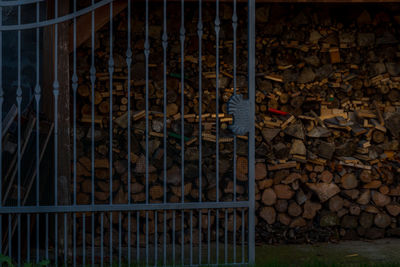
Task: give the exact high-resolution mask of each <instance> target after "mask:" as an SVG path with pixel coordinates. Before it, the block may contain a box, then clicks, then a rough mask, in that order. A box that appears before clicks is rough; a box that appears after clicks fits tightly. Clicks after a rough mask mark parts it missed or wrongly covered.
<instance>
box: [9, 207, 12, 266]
mask: <svg viewBox="0 0 400 267" xmlns="http://www.w3.org/2000/svg"><path fill="white" fill-rule="evenodd" d="M11 223H12V218H11V214H8V236H9V237H10V236H11ZM8 257H10V258H11V257H12V238H8Z"/></svg>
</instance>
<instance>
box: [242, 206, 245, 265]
mask: <svg viewBox="0 0 400 267" xmlns="http://www.w3.org/2000/svg"><path fill="white" fill-rule="evenodd" d="M244 259H245V254H244V209H242V263H243V264H244Z"/></svg>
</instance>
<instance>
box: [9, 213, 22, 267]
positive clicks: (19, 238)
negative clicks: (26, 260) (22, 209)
mask: <svg viewBox="0 0 400 267" xmlns="http://www.w3.org/2000/svg"><path fill="white" fill-rule="evenodd" d="M17 219H18V266H21V214H18V216H17ZM8 238H12V236H9V237H8Z"/></svg>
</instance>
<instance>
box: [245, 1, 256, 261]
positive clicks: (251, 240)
mask: <svg viewBox="0 0 400 267" xmlns="http://www.w3.org/2000/svg"><path fill="white" fill-rule="evenodd" d="M255 9H256V7H255V0H248V13H249V15H248V21H249V22H248V24H249V29H248V36H249V37H248V39H249V40H248V91H249V103H250V114H249V115H250V118H251V120H250V122H249V125H250V129H249V143H248V146H249V149H248V151H249V152H248V158H249V160H248V164H249V165H248V166H249V167H248V168H249V170H248V175H249V178H248V179H249V211H248V216H249V219H248V226H247V227H248V229H249V231H248V233H249V234H248V235H249V237H248V244H249V245H248V260H249V263H250V264H254V263H255V248H254V246H255V233H254V232H255V230H254V228H255V181H254V175H255V168H254V166H255V158H254V157H255V122H254V117H255V57H256V54H255V38H256V32H255V18H256V15H255Z"/></svg>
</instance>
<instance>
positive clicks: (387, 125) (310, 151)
mask: <svg viewBox="0 0 400 267" xmlns="http://www.w3.org/2000/svg"><path fill="white" fill-rule="evenodd" d="M173 5H174V4H171V5H170V8H173ZM208 5H209V4H206V5H205V7H204V13H203V21H204V37H203V54H202V63H203V69H202V71H203V73H202V102H201V104H202V136H201V141H202V166H201V167H202V178H201V179H202V187H201V188H199V184H200V183H199V178H198V174H199V164H198V162H199V141H200V138H199V120H200V117H199V105H200V101H199V89H198V88H199V84H198V75H199V74H198V73H199V72H198V63H199V62H198V50H197V49H198V46H197V42H198V39H197V8H194V6H190V5H188V6H187V7H186V8H187V11H188V13H189V14H191V16H192V17H193V18H194V19H193V21H189V20H188V21H187V22H186V25H185V27H186V41H185V58H184V60H185V73H184V76H185V77H184V85H183V86H184V99H185V100H184V101H185V102H184V106H183V111H184V121H185V125H184V133H183V134H181V111H182V110H181V107H182V104H183V103H181V87H182V84H181V69H180V66H181V63H180V60H181V58H180V42H179V23H178V22H177V21H174V19H176V18H168V31H169V36H168V37H169V48H168V50H167V69H168V73H167V103H164V101H163V97H164V95H163V92H164V91H163V61H162V58H163V49H162V45H161V34H162V25H161V24H159V23H156V22H160V21H162V16H161V14H162V12H152V13H150V14H151V15H150V21H151V22H152V23H150V28H149V34H150V37H149V40H150V47H151V50H150V57H149V66H148V67H149V84H148V92H149V93H148V95H147V99H148V110H149V113H148V120H149V143H148V145H149V151H148V155H149V158H148V160H149V167H148V171H149V196H148V200H149V202H150V203H159V202H162V201H163V200H164V187H163V184H164V177H165V176H164V174H165V173H164V172H166V177H167V188H165V192H166V194H167V195H166V199H167V201H168V202H180V201H181V198H182V195H181V182H182V177H181V149H182V147H181V140H182V138H183V139H184V144H185V146H184V151H185V155H184V156H185V167H184V168H185V169H184V182H185V184H184V199H185V201H186V202H196V201H198V200H199V194H200V191H201V193H202V199H203V201H216V200H217V199H216V196H217V189H218V190H219V192H218V195H219V199H218V200H219V201H232V200H233V199H234V188H236V199H237V200H247V199H248V194H247V192H248V171H247V164H248V161H247V136H237V142H238V146H237V153H236V155H234V153H233V135H232V133H231V132H230V130H229V129H228V126H229V124H231V123H232V122H233V120H234V118H232V117H231V116H229V115H228V114H227V102H228V100H229V98H230V97H231V96H232V94H233V93H234V88H233V87H234V77H233V35H232V26H231V18H232V7H231V6H230V5H225V4H221V11H220V12H221V14H220V19H221V33H220V45H219V47H220V62H219V63H220V73H219V74H220V76H219V92H220V95H219V96H218V99H219V125H217V124H216V116H217V114H216V113H217V112H216V98H217V96H216V88H215V87H216V71H215V68H216V58H215V54H216V53H215V40H216V39H215V32H214V19H215V14H214V13H213V12H211V11H210V10H212V7H213V5H210V6H208ZM191 7H193V8H191ZM141 8H143V7H142V6H138V8H137V9H135V12H133V20H134V21H135V22H137V23H134V24H132V25H133V28H132V29H133V30H132V39H133V40H134V41H133V43H132V44H133V45H132V49H133V55H134V56H133V63H132V81H131V86H132V87H131V95H130V96H128V93H127V66H126V61H125V60H126V56H125V51H126V49H127V45H126V36H127V25H126V24H127V21H126V13H124V12H123V13H121V15H119V16H118V17H116V18H115V19H114V25H116V26H115V31H114V39H115V40H121V42H120V41H118V42H117V41H115V42H114V47H113V57H114V61H115V72H114V74H113V90H112V94H113V103H112V104H111V105H110V102H109V101H110V90H109V89H110V88H109V73H108V57H109V39H108V37H109V35H108V32H109V29H108V27H107V26H105V28H104V29H101V30H100V31H99V32H97V34H96V40H97V41H96V54H95V55H96V70H97V72H96V87H95V97H94V99H92V97H91V92H92V91H91V90H92V89H91V86H90V77H89V69H90V60H86V61H85V60H84V59H85V55H90V49H91V43H90V41H89V42H87V43H85V44H84V45H83V46H82V47H81V48H80V49H79V55H81V57H79V59H80V60H79V63H78V65H79V68H78V70H79V71H80V72H81V73H80V74H81V75H80V77H82V79H81V80H80V86H79V88H78V103H79V107H78V114H79V115H78V118H77V120H78V123H79V129H78V135H77V139H78V143H79V144H80V145H79V151H78V152H79V153H78V155H79V157H78V163H77V165H78V172H77V176H78V188H77V193H78V203H81V204H85V203H90V202H91V194H92V191H91V160H90V153H91V140H92V132H91V128H90V126H91V124H90V123H91V119H92V118H91V111H92V110H91V108H92V103H94V107H95V114H96V115H95V137H94V138H95V159H96V161H95V164H94V165H95V179H94V183H95V193H94V196H95V203H109V202H110V199H112V202H113V203H127V202H128V198H130V199H131V201H132V202H135V203H145V201H146V194H145V187H146V185H145V172H146V168H145V166H146V165H145V163H146V156H145V155H146V151H145V147H146V142H145V130H146V113H145V107H146V80H145V63H144V62H145V57H144V54H143V49H144V40H143V37H144V35H143V32H142V29H143V28H142V27H143V24H144V17H143V14H144V12H140V10H141ZM154 8H155V9H156V10H159V11H161V10H162V6H161V5H155V6H154ZM341 8H342V9H345V10H347V9H348V10H349V11H350V7H341ZM382 8H383V7H382ZM384 8H386V7H384ZM142 11H143V10H142ZM238 11H239V14H238V16H239V18H245V17H246V16H247V14H246V10H245V9H238ZM339 13H341V14H344V13H345V12H344V13H343V12H338V13H334V12H330V11H329V9H328V8H321V9H316V8H304V9H303V8H301V7H300V6H299V7H297V6H296V7H293V8H292V9H288V8H287V6H286V5H282V6H281V5H273V6H269V5H258V6H257V38H256V48H257V50H256V51H257V59H256V61H257V66H256V71H257V74H256V82H257V88H256V89H257V91H256V99H255V100H256V118H255V122H256V165H255V170H256V171H255V179H256V196H255V197H256V216H257V229H258V231H257V232H258V236H257V237H258V239H259V240H260V241H261V242H281V240H286V241H288V242H291V241H296V242H308V241H313V240H314V241H325V240H329V239H338V238H352V239H353V238H358V237H367V238H379V237H383V236H390V235H398V234H400V231H399V228H398V222H397V220H398V215H399V214H400V204H399V203H398V197H399V196H400V186H398V182H397V176H398V170H399V163H398V150H399V141H398V138H399V133H400V128H399V126H398V125H399V121H400V113H398V112H397V110H398V107H399V106H400V94H399V88H400V64H398V63H396V62H397V61H398V57H399V56H400V52H399V49H400V48H399V46H398V39H399V36H398V32H397V30H396V27H395V25H398V23H399V22H400V20H399V15H398V14H397V13H396V11H395V10H391V9H390V8H389V9H388V10H386V11H385V12H383V11H381V10H380V9H379V8H378V9H375V10H362V9H360V11H354V10H353V9H351V12H349V14H348V15H346V16H344V17H338V16H337V14H339ZM191 16H190V15H188V16H187V17H191ZM237 36H238V39H237V55H238V57H237V60H238V61H237V62H238V63H237V66H236V67H237V68H236V69H237V77H236V81H237V87H236V90H237V93H239V94H243V95H245V96H246V95H247V92H248V89H247V76H246V73H247V52H246V49H247V35H246V20H245V19H243V20H239V24H238V35H237ZM89 57H90V56H89ZM128 101H131V102H130V103H131V107H132V111H131V112H129V111H128ZM164 105H166V108H167V114H166V115H167V120H166V121H167V124H166V125H164V123H163V119H164V118H163V108H164ZM111 106H112V111H113V120H112V122H113V128H112V133H113V144H112V150H113V161H112V165H111V166H110V165H109V159H108V155H109V149H110V144H109V143H108V137H109V119H110V118H109V111H110V108H111ZM128 120H130V121H131V126H132V135H131V137H130V138H131V142H132V147H131V155H130V159H131V162H128V150H127V144H128V136H127V126H128ZM164 127H166V129H167V137H166V139H167V143H166V147H167V170H164V169H163V166H164V165H163V160H164ZM217 127H218V129H219V144H217V143H216V142H217V138H216V129H217ZM217 145H218V146H219V155H218V158H219V174H218V178H219V179H218V186H217V183H216V176H217V175H216V165H215V164H216V158H217V156H216V146H217ZM234 157H236V163H237V168H236V180H237V183H236V186H235V185H234V179H233V167H232V166H233V161H234ZM129 165H130V166H131V170H132V173H131V174H132V176H131V184H130V185H128V179H127V177H128V172H127V170H128V166H129ZM109 168H112V173H113V176H112V183H113V185H112V195H110V185H109ZM128 186H130V188H131V190H130V192H131V195H130V196H128V190H127V189H128ZM152 214H153V213H152ZM168 214H169V215H168V225H169V227H170V226H171V225H172V215H171V214H170V213H168ZM178 214H179V213H177V216H178ZM187 214H188V212H187ZM159 215H160V214H159ZM239 215H241V212H238V213H237V216H239ZM113 216H117V214H115V215H114V214H113ZM141 216H144V214H141ZM152 216H154V215H152ZM204 216H205V217H204V218H205V219H206V215H204ZM213 216H215V213H213ZM219 216H220V221H221V223H222V222H223V220H224V219H225V214H224V212H220V214H219ZM233 216H234V214H233V211H231V210H230V211H229V214H228V219H229V220H228V221H229V225H230V226H229V231H230V233H231V232H233V230H234V229H233ZM187 217H189V216H187ZM194 217H196V216H194ZM142 218H143V217H141V221H143V220H142ZM196 218H197V221H198V216H197V217H196ZM204 218H203V219H204ZM187 219H188V218H185V222H186V223H187V225H188V223H189V221H187ZM203 219H202V220H203ZM122 220H123V222H124V229H126V227H127V226H126V225H127V222H126V220H127V216H126V215H124V216H123V218H122ZM158 220H159V222H162V221H160V220H161V219H160V216H159V217H158ZM178 221H180V219H179V220H178V219H177V220H176V222H178ZM197 221H196V224H195V225H197V226H198V222H197ZM239 221H241V217H238V223H237V227H239V226H238V225H240V224H239ZM113 222H114V223H117V222H118V217H116V218H114V219H113ZM151 222H152V223H153V224H154V223H155V222H154V219H151ZM135 223H136V222H135ZM212 223H213V227H215V217H213V220H212ZM177 225H178V224H177ZM195 225H193V227H194V228H196V226H195ZM206 225H207V223H206V222H205V223H204V224H203V226H204V227H207V226H206ZM150 227H151V226H150ZM177 228H178V226H177ZM116 229H117V228H116ZM169 229H170V228H169ZM205 229H206V228H205ZM141 230H143V229H141ZM220 230H221V231H223V230H222V229H221V227H220ZM221 233H222V232H221ZM204 234H205V235H206V234H207V233H206V231H205V232H204ZM230 236H231V235H230ZM169 238H170V237H169ZM214 238H215V237H214ZM96 242H97V241H96Z"/></svg>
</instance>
